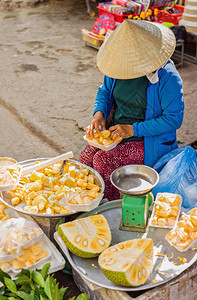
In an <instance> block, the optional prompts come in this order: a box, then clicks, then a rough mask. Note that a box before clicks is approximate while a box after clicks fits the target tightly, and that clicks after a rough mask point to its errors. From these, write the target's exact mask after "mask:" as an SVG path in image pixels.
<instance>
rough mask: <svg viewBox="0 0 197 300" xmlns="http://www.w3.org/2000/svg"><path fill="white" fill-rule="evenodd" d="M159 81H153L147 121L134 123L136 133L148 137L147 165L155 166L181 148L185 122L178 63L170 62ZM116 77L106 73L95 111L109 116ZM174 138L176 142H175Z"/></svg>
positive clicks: (145, 141) (145, 148)
mask: <svg viewBox="0 0 197 300" xmlns="http://www.w3.org/2000/svg"><path fill="white" fill-rule="evenodd" d="M157 74H158V79H159V80H158V81H157V82H156V83H151V82H149V85H148V88H147V104H146V113H145V120H144V122H140V123H138V122H136V123H134V124H133V130H134V136H138V137H141V136H143V137H144V164H145V165H148V166H150V167H153V166H154V164H155V163H156V162H157V161H158V159H159V158H161V157H162V156H163V155H165V154H166V153H168V152H170V151H171V150H174V149H176V148H177V147H178V144H177V141H176V130H177V129H178V128H179V127H180V126H181V124H182V121H183V111H184V103H183V90H182V80H181V78H180V75H179V73H178V72H177V70H176V68H175V67H174V65H173V64H172V63H171V62H170V61H168V62H167V63H166V64H165V66H164V67H162V68H161V69H159V70H158V73H157ZM115 83H116V79H113V78H110V77H107V76H104V81H103V84H102V85H101V86H100V87H99V89H98V93H97V97H96V100H95V106H94V112H93V114H95V113H96V112H97V111H102V112H103V114H104V118H105V120H107V117H108V115H109V112H110V110H111V107H112V104H113V102H114V99H113V89H114V86H115ZM172 141H174V142H172Z"/></svg>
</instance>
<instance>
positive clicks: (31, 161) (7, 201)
mask: <svg viewBox="0 0 197 300" xmlns="http://www.w3.org/2000/svg"><path fill="white" fill-rule="evenodd" d="M47 159H48V158H36V159H29V160H25V161H22V162H20V165H21V166H22V167H29V166H32V165H34V164H35V162H36V161H44V160H47ZM67 161H69V162H72V163H73V164H75V165H76V166H80V165H82V166H83V167H84V168H86V169H89V170H90V174H93V175H94V176H95V183H96V184H97V185H98V186H99V187H100V188H101V193H102V194H104V190H105V183H104V181H103V178H102V177H101V175H100V174H99V173H98V172H97V171H95V170H94V169H93V168H91V167H89V166H87V165H85V164H82V163H80V162H78V161H76V160H73V159H67ZM100 197H101V196H100ZM102 197H103V196H102ZM102 197H101V199H102ZM96 199H97V198H96ZM0 201H1V202H3V203H4V204H5V205H6V206H8V207H10V208H12V209H14V210H15V211H17V212H19V213H22V214H25V215H29V216H31V217H37V218H39V219H41V218H44V219H46V218H51V219H56V218H58V219H60V218H61V217H64V216H69V215H73V214H76V211H74V210H73V211H70V212H69V213H67V214H52V215H49V214H39V213H38V214H36V213H31V212H27V211H24V206H25V203H21V204H19V205H17V206H14V205H12V203H11V197H10V196H9V193H8V192H2V193H1V194H0ZM98 204H99V203H98Z"/></svg>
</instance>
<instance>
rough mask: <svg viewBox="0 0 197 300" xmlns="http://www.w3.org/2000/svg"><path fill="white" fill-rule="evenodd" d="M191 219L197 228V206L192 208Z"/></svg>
mask: <svg viewBox="0 0 197 300" xmlns="http://www.w3.org/2000/svg"><path fill="white" fill-rule="evenodd" d="M190 219H191V222H192V223H193V225H194V226H195V228H197V208H196V207H195V208H192V209H191V210H190Z"/></svg>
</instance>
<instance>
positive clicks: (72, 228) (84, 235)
mask: <svg viewBox="0 0 197 300" xmlns="http://www.w3.org/2000/svg"><path fill="white" fill-rule="evenodd" d="M58 233H59V235H60V236H61V238H62V239H63V241H64V243H65V244H66V246H67V247H68V249H69V250H70V251H71V252H72V253H74V254H75V255H78V256H81V257H87V258H88V257H89V258H90V257H96V256H98V255H99V254H100V253H101V252H102V251H104V250H105V249H107V248H108V247H109V245H110V243H111V231H110V228H109V225H108V223H107V220H106V219H105V217H104V216H103V215H94V216H90V217H87V218H82V219H77V220H74V221H72V222H68V223H64V224H61V225H59V227H58Z"/></svg>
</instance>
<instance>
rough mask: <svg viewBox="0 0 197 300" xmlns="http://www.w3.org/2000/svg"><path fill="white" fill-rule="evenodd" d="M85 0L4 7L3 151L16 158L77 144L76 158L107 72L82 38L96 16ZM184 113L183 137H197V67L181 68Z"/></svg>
mask: <svg viewBox="0 0 197 300" xmlns="http://www.w3.org/2000/svg"><path fill="white" fill-rule="evenodd" d="M86 10H87V9H86V4H85V1H84V0H83V1H82V0H80V1H76V0H74V1H72V0H68V1H56V2H51V3H48V4H44V5H40V6H37V7H34V8H26V9H24V8H23V9H14V10H11V11H7V12H6V11H5V12H2V13H1V15H0V36H1V40H0V68H1V72H0V124H1V141H2V143H1V156H4V155H6V156H12V157H14V158H16V159H17V160H24V159H28V158H32V157H44V156H52V155H55V154H58V153H63V152H65V151H70V150H72V151H73V152H74V154H75V157H76V158H77V157H78V156H79V153H80V151H81V150H82V148H83V147H84V146H85V142H84V140H83V138H82V137H83V134H84V129H85V127H86V126H87V125H88V124H89V122H90V120H91V115H92V111H93V105H94V98H95V95H96V92H97V88H98V86H99V85H100V83H101V82H102V78H103V75H102V74H101V73H100V72H99V70H98V69H97V67H96V54H97V50H95V49H93V48H90V47H87V46H85V45H84V42H83V41H82V36H81V29H82V28H86V29H91V27H92V25H93V23H94V21H95V18H90V17H89V16H88V15H87V12H86ZM179 71H180V74H181V76H182V78H183V82H184V98H185V106H186V110H185V117H184V123H183V125H182V128H181V129H180V130H179V131H178V139H179V140H180V141H182V142H183V143H186V144H187V143H190V142H193V141H194V140H195V139H197V133H196V132H197V123H196V121H195V117H196V112H197V102H196V96H197V91H196V89H197V84H196V83H197V79H196V78H197V76H196V75H197V68H196V65H194V64H190V63H187V62H186V63H185V65H184V68H182V69H179Z"/></svg>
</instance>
